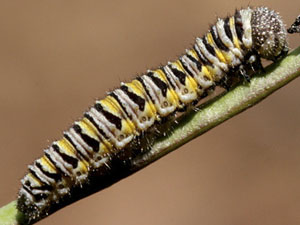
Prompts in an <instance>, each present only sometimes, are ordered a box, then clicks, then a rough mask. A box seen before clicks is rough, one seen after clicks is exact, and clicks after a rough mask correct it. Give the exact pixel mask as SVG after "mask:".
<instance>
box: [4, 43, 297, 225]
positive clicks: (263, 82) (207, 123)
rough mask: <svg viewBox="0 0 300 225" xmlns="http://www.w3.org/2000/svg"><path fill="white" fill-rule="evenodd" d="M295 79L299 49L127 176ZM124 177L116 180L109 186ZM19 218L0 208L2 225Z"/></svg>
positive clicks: (145, 156)
mask: <svg viewBox="0 0 300 225" xmlns="http://www.w3.org/2000/svg"><path fill="white" fill-rule="evenodd" d="M298 76H300V47H299V48H298V49H296V50H294V51H293V52H291V53H290V54H289V55H288V56H287V57H285V58H284V59H283V60H282V61H280V62H277V63H274V64H272V65H270V66H268V67H267V69H266V73H265V74H262V75H259V76H256V77H253V78H252V79H251V82H250V83H249V84H241V85H239V86H237V87H236V88H234V89H233V90H231V91H230V92H228V93H226V94H225V95H223V96H221V97H220V98H218V99H215V100H214V101H212V102H210V103H208V104H206V105H205V106H202V107H201V108H200V109H199V111H197V112H191V113H189V114H188V115H186V116H184V118H183V119H182V120H180V121H179V123H178V124H176V125H175V126H174V128H173V129H172V131H169V132H168V134H167V136H166V137H164V138H161V139H158V140H156V141H155V143H154V145H153V147H152V148H151V150H149V151H148V152H143V153H142V154H141V155H138V156H137V157H135V158H133V159H132V160H131V165H130V168H129V170H130V171H129V172H128V174H127V175H130V174H132V173H134V172H135V171H138V170H140V169H142V168H143V167H145V166H147V165H149V164H150V163H152V162H154V161H155V160H157V159H159V158H161V157H162V156H164V155H166V154H168V153H170V152H171V151H173V150H175V149H177V148H178V147H180V146H181V145H183V144H185V143H186V142H188V141H190V140H192V139H193V138H195V137H197V136H199V135H201V134H203V133H205V132H206V131H208V130H210V129H211V128H213V127H215V126H217V125H219V124H220V123H222V122H224V121H226V120H227V119H229V118H231V117H233V116H235V115H237V114H239V113H240V112H242V111H244V110H246V109H247V108H250V107H251V106H253V105H255V104H257V103H258V102H260V101H261V100H262V99H264V98H265V97H267V96H268V95H270V94H272V93H273V92H274V91H275V90H278V89H279V88H281V87H282V86H284V85H286V84H287V83H289V82H290V81H291V80H293V79H295V78H296V77H298ZM127 175H126V176H127ZM123 177H124V176H123ZM123 177H120V178H119V179H115V180H114V181H113V182H112V183H115V182H117V181H118V180H120V179H121V178H123ZM20 218H22V214H21V213H20V212H18V210H17V209H16V201H13V202H11V203H9V204H7V205H6V206H4V207H2V208H0V224H1V225H17V224H19V222H18V221H20Z"/></svg>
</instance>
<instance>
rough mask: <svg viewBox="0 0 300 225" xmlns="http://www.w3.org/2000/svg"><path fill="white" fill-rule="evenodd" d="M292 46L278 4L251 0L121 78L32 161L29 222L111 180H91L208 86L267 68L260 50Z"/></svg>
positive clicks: (272, 56)
mask: <svg viewBox="0 0 300 225" xmlns="http://www.w3.org/2000/svg"><path fill="white" fill-rule="evenodd" d="M287 52H288V45H287V40H286V29H285V26H284V24H283V22H282V20H281V17H280V16H279V15H278V13H276V12H275V11H273V10H270V9H268V8H266V7H257V8H253V9H252V8H246V9H241V10H237V11H236V12H235V14H234V15H233V16H230V17H227V18H225V19H218V20H217V22H216V23H215V25H213V26H211V27H210V29H209V31H208V32H207V33H206V34H205V35H204V36H203V37H202V38H196V41H195V43H194V45H193V46H192V48H190V49H187V50H186V53H185V54H183V55H182V56H180V57H179V59H177V60H176V61H173V62H169V63H168V64H167V65H165V66H162V67H160V68H158V69H155V70H148V71H147V73H145V74H144V75H141V76H139V77H137V78H135V79H133V80H132V81H131V82H128V83H121V85H120V87H119V88H117V89H115V90H113V91H111V92H110V93H109V94H108V95H107V96H106V97H105V98H104V99H101V100H97V101H96V103H95V105H94V106H92V107H91V108H90V109H88V110H87V111H86V112H85V113H84V116H83V118H81V119H80V120H78V121H76V122H74V124H73V125H72V126H71V128H69V129H68V130H67V131H65V132H64V134H63V137H62V138H61V139H59V140H57V141H54V142H53V143H52V144H51V145H50V146H49V147H48V148H47V149H46V150H45V151H44V155H43V156H42V157H41V158H39V159H37V160H35V161H34V163H33V164H32V165H29V166H28V169H29V172H28V173H27V174H26V175H25V177H24V178H23V179H22V181H21V183H22V187H21V189H20V191H19V196H18V205H17V207H18V209H19V210H20V211H21V212H23V213H24V215H25V217H26V219H27V221H28V222H29V223H30V222H31V221H35V220H38V219H40V218H42V217H44V216H46V215H47V214H50V213H52V212H53V211H55V210H57V209H59V208H61V207H62V206H63V205H66V204H67V203H68V202H72V201H75V200H77V199H78V198H80V197H82V193H83V192H91V193H92V192H93V191H95V190H97V189H99V187H98V186H97V185H99V186H101V185H102V186H105V184H102V183H101V182H98V183H97V182H96V183H97V185H95V184H93V185H90V184H91V180H92V179H93V177H95V176H96V177H97V179H98V177H100V178H101V177H102V176H109V174H110V171H111V170H113V167H114V166H115V165H116V164H115V163H114V161H115V160H116V158H117V157H120V154H122V155H123V157H124V158H126V157H130V155H131V154H134V153H132V151H134V148H133V147H132V148H131V147H130V145H132V143H135V145H137V147H140V148H143V147H144V145H147V144H143V143H142V141H136V140H137V139H139V140H142V139H143V136H146V137H147V135H151V132H152V131H153V130H155V128H156V127H158V126H159V125H160V124H162V123H163V121H165V120H167V119H169V118H171V117H172V116H174V114H175V113H176V112H179V111H184V110H185V109H186V108H193V105H194V103H195V102H197V101H199V100H200V99H202V98H204V97H205V96H206V95H207V92H208V90H212V89H214V88H215V87H216V86H220V87H223V88H226V89H228V88H231V87H232V86H233V85H234V84H235V83H236V82H237V81H242V80H244V79H245V80H249V78H250V77H251V76H252V75H253V73H254V72H257V71H259V70H261V69H262V65H261V58H265V59H267V60H273V61H276V60H278V59H279V58H281V57H282V56H284V55H286V53H287ZM135 141H136V142H135ZM139 145H140V146H139ZM125 161H126V160H125ZM100 180H101V179H100ZM87 189H88V190H87ZM78 190H79V191H78ZM79 192H82V193H79Z"/></svg>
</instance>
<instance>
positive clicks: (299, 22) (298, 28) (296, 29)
mask: <svg viewBox="0 0 300 225" xmlns="http://www.w3.org/2000/svg"><path fill="white" fill-rule="evenodd" d="M287 31H288V32H289V33H290V34H293V33H300V15H299V16H298V17H297V18H296V20H295V22H294V23H293V24H292V25H291V27H290V28H289V29H288V30H287Z"/></svg>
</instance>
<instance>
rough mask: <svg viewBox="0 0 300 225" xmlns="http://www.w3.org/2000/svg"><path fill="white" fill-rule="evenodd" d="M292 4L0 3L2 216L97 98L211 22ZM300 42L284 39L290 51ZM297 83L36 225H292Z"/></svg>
mask: <svg viewBox="0 0 300 225" xmlns="http://www.w3.org/2000/svg"><path fill="white" fill-rule="evenodd" d="M248 5H251V6H258V5H265V6H268V7H270V8H273V9H276V10H278V11H280V12H281V15H282V17H283V19H284V20H285V22H286V24H288V25H290V24H291V23H292V22H293V21H294V19H295V17H296V16H297V15H298V14H299V13H300V3H299V1H298V0H294V1H282V0H281V1H279V0H278V1H274V0H273V1H241V0H239V1H237V0H236V1H234V0H227V1H217V0H210V1H206V2H203V1H199V0H198V1H193V0H186V1H177V0H176V1H175V0H173V1H158V0H155V1H138V0H136V1H121V0H120V1H111V2H108V1H103V0H102V1H93V0H87V1H79V0H73V1H54V0H51V1H50V0H46V1H43V0H42V1H41V0H32V1H14V0H10V1H3V0H2V1H1V5H0V76H1V82H0V124H1V128H2V129H1V130H0V141H1V147H0V153H1V163H0V177H1V182H0V206H2V205H4V204H6V203H8V202H10V201H12V200H14V199H15V198H16V194H17V192H18V188H19V187H20V181H19V180H20V179H21V178H22V177H23V175H24V174H25V173H26V167H27V165H28V164H29V163H31V162H32V161H33V160H34V159H36V158H37V157H39V156H41V154H42V150H43V148H45V147H46V146H47V145H48V144H49V143H50V142H51V141H53V140H55V139H57V138H59V137H60V135H61V133H62V131H63V130H64V129H66V128H67V127H68V126H69V125H70V124H71V123H72V121H73V120H75V119H77V118H79V117H80V116H81V115H82V112H83V111H84V110H85V109H87V107H88V106H89V105H91V104H92V103H93V101H94V100H95V98H97V97H102V96H104V95H105V91H108V90H111V89H112V88H114V87H117V86H118V85H119V82H120V81H124V80H129V79H130V78H131V77H133V76H134V75H136V74H138V73H142V72H143V71H146V69H147V68H153V67H156V66H158V65H160V64H164V63H166V62H167V61H168V60H172V59H175V58H176V56H178V55H180V54H181V53H183V52H184V49H185V48H187V47H189V46H190V44H191V43H193V40H194V38H195V37H196V36H197V35H199V36H201V35H202V34H204V32H206V31H207V29H208V26H209V25H210V24H212V23H214V22H215V21H216V16H217V15H218V16H221V17H224V16H226V15H228V14H232V13H233V12H234V10H235V8H240V7H246V6H248ZM299 41H300V35H294V36H292V37H290V45H291V47H292V48H295V47H296V46H298V45H299V44H297V43H299ZM299 87H300V80H299V79H298V80H295V81H293V82H292V83H291V84H289V85H288V86H286V87H284V88H283V89H281V90H280V91H278V92H276V93H275V94H273V95H272V96H270V97H269V98H267V99H266V100H265V101H263V102H262V103H261V104H259V105H257V106H255V107H254V108H252V109H250V110H247V111H246V112H244V113H242V114H241V115H239V116H237V117H235V118H233V119H231V120H230V121H227V122H226V123H224V124H222V125H221V126H218V127H217V128H215V129H213V130H212V131H210V132H208V133H207V134H205V135H203V136H201V137H199V138H197V139H195V140H193V141H191V142H190V143H188V144H186V145H185V146H183V147H181V148H180V149H178V150H177V151H175V152H173V153H171V154H169V155H167V156H166V157H164V158H162V159H161V160H159V161H157V162H156V163H154V164H152V165H150V166H149V167H147V168H145V169H144V170H142V171H140V172H138V173H136V174H135V175H133V176H131V177H129V178H127V179H125V180H123V181H121V182H119V183H117V184H115V185H113V186H112V187H110V188H108V189H106V190H104V191H102V192H99V193H97V194H94V195H93V196H90V197H88V198H86V199H84V200H81V201H79V202H77V203H75V204H73V205H71V206H69V207H66V208H64V209H63V210H60V211H59V212H57V213H55V214H54V215H52V216H50V217H49V218H47V219H45V220H43V221H41V222H39V223H38V224H40V225H46V224H73V225H79V224H90V225H92V224H107V225H112V224H130V225H134V224H143V225H148V224H157V225H159V224H161V225H166V224H178V225H179V224H180V225H181V224H205V225H217V224H218V225H223V224H224V225H225V224H226V225H227V224H228V225H239V224H243V225H248V224H249V225H250V224H251V225H253V224H255V225H256V224H257V225H258V224H264V225H267V224H270V225H271V224H272V225H273V224H300V213H299V212H300V179H299V177H300V149H299V146H300V126H299V124H300V117H299V114H300V104H299V96H300V90H299Z"/></svg>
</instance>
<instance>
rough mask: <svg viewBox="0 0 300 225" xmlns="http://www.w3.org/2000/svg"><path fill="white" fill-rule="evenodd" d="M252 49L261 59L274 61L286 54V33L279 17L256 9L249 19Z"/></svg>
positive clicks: (268, 10)
mask: <svg viewBox="0 0 300 225" xmlns="http://www.w3.org/2000/svg"><path fill="white" fill-rule="evenodd" d="M251 26H252V39H253V47H254V49H255V50H256V51H257V52H258V53H259V55H260V56H261V57H262V58H265V59H268V60H273V61H276V60H277V59H279V58H281V57H282V56H284V55H286V54H287V52H288V44H287V32H286V28H285V25H284V24H283V22H282V20H281V17H280V15H279V14H278V13H277V12H275V11H273V10H270V9H268V8H267V7H257V8H255V9H254V10H253V13H252V17H251Z"/></svg>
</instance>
